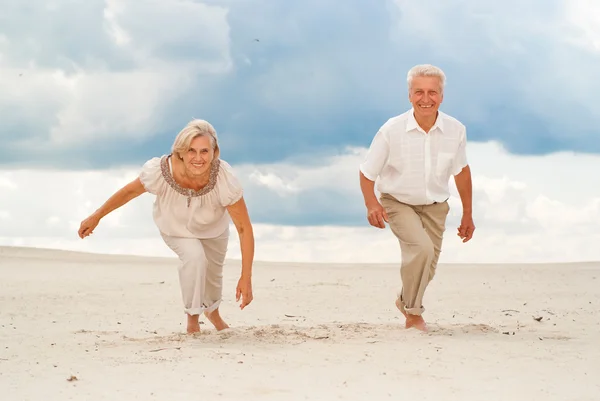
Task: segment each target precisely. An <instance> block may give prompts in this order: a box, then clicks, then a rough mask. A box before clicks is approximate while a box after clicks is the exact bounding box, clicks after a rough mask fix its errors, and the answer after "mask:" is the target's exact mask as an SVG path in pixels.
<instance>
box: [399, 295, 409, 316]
mask: <svg viewBox="0 0 600 401" xmlns="http://www.w3.org/2000/svg"><path fill="white" fill-rule="evenodd" d="M396 308H398V310H399V311H400V312H402V314H403V315H404V317H405V318H408V314H407V313H406V311H405V310H404V306H403V305H402V301H400V298H398V299H396Z"/></svg>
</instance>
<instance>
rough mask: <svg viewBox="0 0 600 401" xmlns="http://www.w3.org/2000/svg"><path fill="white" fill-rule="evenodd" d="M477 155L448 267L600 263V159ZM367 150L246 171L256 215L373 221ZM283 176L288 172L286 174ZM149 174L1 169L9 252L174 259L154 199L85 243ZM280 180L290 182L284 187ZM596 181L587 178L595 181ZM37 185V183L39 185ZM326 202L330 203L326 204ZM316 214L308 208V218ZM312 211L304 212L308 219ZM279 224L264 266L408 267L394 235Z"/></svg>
mask: <svg viewBox="0 0 600 401" xmlns="http://www.w3.org/2000/svg"><path fill="white" fill-rule="evenodd" d="M468 152H469V155H470V163H471V166H472V169H473V174H474V176H473V179H474V216H475V224H476V226H477V230H476V235H475V237H474V239H473V240H472V241H471V242H469V243H467V244H463V243H461V242H460V240H459V238H458V237H457V236H456V235H455V233H456V227H457V226H458V224H459V221H460V200H459V198H458V196H457V191H456V188H454V186H452V191H453V197H452V198H451V200H450V204H451V213H450V216H449V218H448V226H447V232H446V239H445V243H444V249H443V252H442V256H441V259H440V260H441V262H486V263H500V262H542V261H554V262H557V261H579V260H600V249H599V248H598V247H597V246H596V245H597V243H598V241H600V233H598V230H597V228H598V227H599V226H600V195H598V192H597V188H600V177H599V176H597V175H594V174H590V173H591V172H594V171H600V156H591V155H576V154H571V153H560V154H553V155H548V156H529V157H523V156H514V155H510V154H508V153H506V152H505V151H504V150H503V149H502V148H501V147H500V146H498V145H497V144H496V143H493V142H492V143H486V144H480V143H471V144H469V148H468ZM364 153H365V149H350V150H349V151H348V153H347V154H344V155H338V156H334V157H330V158H326V159H323V160H321V164H320V165H317V164H316V163H315V160H314V159H310V158H309V159H307V160H305V163H302V164H299V163H291V162H289V163H279V164H276V165H236V166H234V168H235V170H236V171H237V173H238V174H239V176H240V177H241V179H242V181H243V182H244V185H245V187H246V189H247V190H246V198H247V199H248V202H249V203H252V204H253V208H251V209H250V213H251V214H252V215H256V214H259V213H258V211H259V210H258V209H260V208H262V209H264V210H266V211H267V212H269V211H272V208H273V204H272V203H269V202H261V201H260V200H261V199H262V198H263V197H264V196H266V195H265V193H266V192H269V191H271V192H273V193H274V194H273V195H272V198H271V200H272V201H276V202H282V203H292V204H293V203H294V202H298V199H299V198H300V197H302V196H304V197H307V199H308V201H307V203H305V204H304V205H310V207H312V208H315V209H320V210H321V213H322V215H324V216H326V215H327V214H335V213H338V212H340V211H339V210H337V209H343V208H344V207H346V205H348V204H354V205H359V207H358V208H356V209H353V210H355V211H356V213H357V214H359V218H361V219H363V213H364V207H363V206H362V205H363V201H362V197H361V195H360V189H359V187H358V175H357V168H358V167H357V166H358V163H359V162H360V161H361V159H362V157H363V155H364ZM278 168H282V169H281V170H278ZM137 171H138V167H135V168H128V169H119V170H107V171H100V172H49V171H35V170H15V171H3V172H0V183H1V182H11V183H13V184H14V185H15V186H16V188H14V189H13V190H10V191H0V204H2V205H3V210H4V212H3V217H4V219H3V220H2V224H0V244H3V245H26V246H41V247H55V248H61V249H71V250H81V251H93V252H104V253H126V254H143V255H160V256H171V251H170V250H169V249H168V248H167V247H166V246H165V245H164V244H162V241H161V240H160V237H159V236H158V233H157V231H156V228H155V227H154V225H153V222H152V219H151V207H152V196H151V195H148V194H145V195H143V196H142V197H141V198H139V199H136V200H134V201H133V203H134V204H129V205H126V206H125V207H123V208H121V209H119V210H117V211H115V212H113V214H112V215H110V216H109V217H108V218H107V219H106V220H105V221H102V222H101V225H100V226H99V228H98V229H97V230H96V232H95V233H94V235H93V236H92V237H90V238H87V239H85V240H83V241H82V240H80V239H79V238H78V237H77V236H76V231H77V228H78V226H79V222H80V221H81V220H82V219H83V218H85V217H86V216H87V215H88V214H89V213H91V212H92V211H93V210H95V209H96V208H97V207H98V206H100V205H101V203H102V202H104V201H105V200H106V199H107V198H108V197H109V196H110V195H112V193H113V192H114V191H115V190H117V189H118V188H119V187H121V186H122V185H124V184H125V183H126V182H128V181H129V180H131V179H132V178H133V177H135V175H136V174H137ZM256 171H267V172H269V175H270V177H272V178H271V179H272V180H273V182H280V183H285V185H292V186H294V187H295V188H298V190H297V192H294V193H290V192H285V193H280V194H278V190H279V189H280V187H279V186H278V185H279V184H278V185H275V186H274V187H271V188H269V187H268V186H267V187H265V186H256V185H254V186H253V185H252V183H253V181H254V180H255V178H252V174H253V173H255V172H256ZM277 177H279V180H278V179H277ZM584 177H585V179H584ZM31 182H36V185H35V186H32V185H28V183H31ZM331 187H337V189H338V192H336V194H338V195H336V196H337V198H336V199H333V200H332V203H331V204H321V203H319V202H311V199H312V197H313V196H315V197H318V194H319V193H320V192H322V191H323V190H325V189H326V188H331ZM317 199H318V198H317ZM305 212H306V213H308V211H305ZM300 213H302V210H300ZM362 221H364V224H363V226H362V227H343V226H295V227H294V226H277V225H272V224H256V225H255V233H256V247H257V249H256V258H257V259H259V260H270V261H298V262H300V261H303V262H390V263H394V262H397V261H398V260H399V257H400V251H399V248H398V244H397V241H396V239H395V238H394V237H393V235H392V234H391V232H390V231H389V229H388V230H378V229H375V228H372V227H369V226H367V223H366V219H363V220H362ZM239 255H240V252H239V243H238V241H237V237H236V234H235V230H232V240H231V245H230V254H229V256H230V257H232V258H239Z"/></svg>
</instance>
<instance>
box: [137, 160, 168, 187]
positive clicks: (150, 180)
mask: <svg viewBox="0 0 600 401" xmlns="http://www.w3.org/2000/svg"><path fill="white" fill-rule="evenodd" d="M139 178H140V181H141V182H142V185H143V186H144V188H145V189H146V191H148V192H150V193H151V194H154V195H158V194H159V193H160V192H161V191H162V189H163V186H164V183H165V180H164V178H163V177H162V171H161V168H160V157H154V158H152V159H150V160H148V161H147V162H146V163H144V165H143V166H142V169H141V171H140V175H139Z"/></svg>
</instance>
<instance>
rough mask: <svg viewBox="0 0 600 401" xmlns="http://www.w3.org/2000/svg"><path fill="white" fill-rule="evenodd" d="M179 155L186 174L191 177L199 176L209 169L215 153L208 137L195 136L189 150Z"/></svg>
mask: <svg viewBox="0 0 600 401" xmlns="http://www.w3.org/2000/svg"><path fill="white" fill-rule="evenodd" d="M180 155H181V157H182V158H183V164H184V166H185V169H186V171H187V173H188V174H189V175H191V176H201V175H204V174H206V173H207V172H208V170H209V169H210V164H211V162H212V161H213V159H214V157H215V152H214V149H213V146H212V142H211V140H210V137H209V136H197V137H196V138H194V139H193V140H192V142H191V143H190V147H189V149H188V150H187V151H186V152H181V153H180Z"/></svg>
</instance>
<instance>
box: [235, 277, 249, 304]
mask: <svg viewBox="0 0 600 401" xmlns="http://www.w3.org/2000/svg"><path fill="white" fill-rule="evenodd" d="M240 297H241V298H242V303H241V304H240V309H244V308H245V307H246V306H248V304H249V303H250V302H252V299H253V296H252V280H251V279H250V278H249V277H244V276H242V277H240V279H239V281H238V285H237V289H236V291H235V300H236V302H239V300H240Z"/></svg>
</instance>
